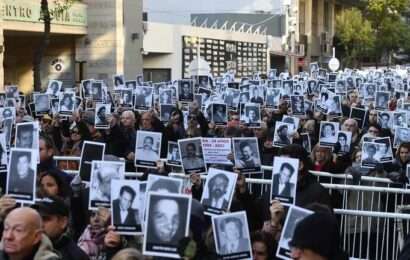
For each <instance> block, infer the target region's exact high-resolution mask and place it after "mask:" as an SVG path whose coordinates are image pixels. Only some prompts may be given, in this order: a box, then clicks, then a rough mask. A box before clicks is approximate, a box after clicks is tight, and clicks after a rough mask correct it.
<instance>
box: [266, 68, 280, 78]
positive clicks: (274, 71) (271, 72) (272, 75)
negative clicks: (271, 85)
mask: <svg viewBox="0 0 410 260" xmlns="http://www.w3.org/2000/svg"><path fill="white" fill-rule="evenodd" d="M277 71H278V70H277V69H270V70H269V72H268V79H269V80H274V79H276V74H277V73H278V72H277Z"/></svg>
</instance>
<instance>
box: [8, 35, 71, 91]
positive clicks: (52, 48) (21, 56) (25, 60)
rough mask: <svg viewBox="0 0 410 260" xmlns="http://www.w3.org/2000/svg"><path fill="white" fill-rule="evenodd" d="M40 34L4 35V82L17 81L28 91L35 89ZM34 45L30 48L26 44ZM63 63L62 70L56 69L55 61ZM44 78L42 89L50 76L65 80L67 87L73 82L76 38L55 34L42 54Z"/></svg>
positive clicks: (21, 88)
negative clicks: (34, 81) (35, 55)
mask: <svg viewBox="0 0 410 260" xmlns="http://www.w3.org/2000/svg"><path fill="white" fill-rule="evenodd" d="M39 40H40V36H38V35H37V36H33V35H32V36H27V35H19V34H17V35H16V34H11V35H10V34H7V33H6V35H5V46H6V49H5V59H4V72H5V74H4V82H5V83H6V84H17V85H18V86H19V90H20V91H22V92H24V93H26V94H28V93H31V91H32V89H33V70H32V69H33V66H32V62H33V54H34V50H35V48H36V47H35V46H37V45H38V43H39ZM28 42H29V43H30V45H31V46H33V47H32V48H27V43H28ZM57 62H58V63H60V64H61V65H62V66H63V70H62V71H57V70H55V66H54V65H55V64H56V63H57ZM41 79H42V85H43V88H45V87H46V86H47V82H48V80H49V79H58V80H62V81H63V82H64V83H65V84H64V86H65V87H72V84H74V37H73V36H56V35H54V36H52V37H51V39H50V45H49V47H48V48H47V51H46V54H45V55H44V57H43V61H42V65H41Z"/></svg>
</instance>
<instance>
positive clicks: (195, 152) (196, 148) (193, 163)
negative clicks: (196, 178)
mask: <svg viewBox="0 0 410 260" xmlns="http://www.w3.org/2000/svg"><path fill="white" fill-rule="evenodd" d="M178 145H179V153H180V155H181V158H182V167H183V168H184V172H185V173H186V174H192V173H203V172H205V171H206V165H205V161H204V154H203V151H202V141H201V138H189V139H180V140H178Z"/></svg>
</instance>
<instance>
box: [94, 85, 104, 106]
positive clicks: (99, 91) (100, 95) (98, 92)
mask: <svg viewBox="0 0 410 260" xmlns="http://www.w3.org/2000/svg"><path fill="white" fill-rule="evenodd" d="M91 97H92V100H93V101H95V102H102V101H103V100H104V83H103V82H102V81H101V80H93V81H92V82H91Z"/></svg>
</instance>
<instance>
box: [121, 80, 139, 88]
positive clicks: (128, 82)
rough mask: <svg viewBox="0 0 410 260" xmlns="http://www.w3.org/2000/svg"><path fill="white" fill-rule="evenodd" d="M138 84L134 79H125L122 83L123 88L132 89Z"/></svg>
mask: <svg viewBox="0 0 410 260" xmlns="http://www.w3.org/2000/svg"><path fill="white" fill-rule="evenodd" d="M137 86H138V83H137V81H136V80H126V81H125V84H124V88H125V89H129V90H134V89H135V88H136V87H137Z"/></svg>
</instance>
